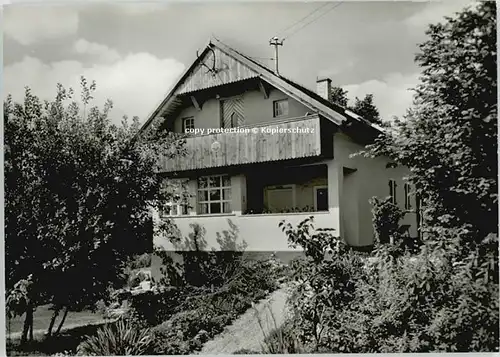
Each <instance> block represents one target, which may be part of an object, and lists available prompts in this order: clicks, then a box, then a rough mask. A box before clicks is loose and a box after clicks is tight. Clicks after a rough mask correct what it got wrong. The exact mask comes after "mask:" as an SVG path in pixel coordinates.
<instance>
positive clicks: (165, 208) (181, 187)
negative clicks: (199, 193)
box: [160, 181, 191, 217]
mask: <svg viewBox="0 0 500 357" xmlns="http://www.w3.org/2000/svg"><path fill="white" fill-rule="evenodd" d="M163 189H164V190H165V192H167V193H170V195H171V200H170V201H167V202H165V203H164V204H163V205H162V207H161V210H160V216H161V217H167V216H183V215H188V214H189V213H190V206H189V198H190V196H191V195H190V193H189V190H188V188H187V186H186V182H182V181H168V182H167V183H165V185H164V188H163Z"/></svg>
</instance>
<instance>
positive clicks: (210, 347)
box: [199, 286, 288, 354]
mask: <svg viewBox="0 0 500 357" xmlns="http://www.w3.org/2000/svg"><path fill="white" fill-rule="evenodd" d="M287 297H288V287H286V286H282V287H281V288H280V289H278V290H276V291H274V292H273V293H272V294H271V295H270V296H269V297H267V298H266V299H263V300H261V301H260V302H258V303H257V304H255V306H254V307H252V308H250V309H248V310H247V311H246V312H245V313H244V314H243V315H241V316H240V317H239V318H238V319H237V320H235V321H234V322H233V323H232V324H231V325H230V326H227V327H226V328H225V330H224V331H223V332H222V333H220V334H219V335H217V336H216V337H215V338H214V339H213V340H210V341H208V342H207V343H205V345H204V346H203V348H202V350H201V351H200V352H199V354H233V353H234V352H236V351H239V350H242V349H245V350H250V351H255V352H260V351H261V350H262V343H263V341H264V333H265V334H266V335H268V334H269V332H270V331H272V330H273V329H274V328H275V327H279V326H281V325H282V324H283V322H284V320H285V317H286V306H285V305H286V299H287ZM271 313H272V315H271ZM272 316H274V320H275V321H276V323H275V322H274V321H273V317H272ZM259 318H260V321H261V323H262V328H261V327H260V326H259Z"/></svg>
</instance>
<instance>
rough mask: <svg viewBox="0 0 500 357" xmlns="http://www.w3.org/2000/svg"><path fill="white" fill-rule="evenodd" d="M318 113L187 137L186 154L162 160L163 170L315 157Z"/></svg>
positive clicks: (318, 152) (318, 148) (318, 142)
mask: <svg viewBox="0 0 500 357" xmlns="http://www.w3.org/2000/svg"><path fill="white" fill-rule="evenodd" d="M320 122H321V120H320V117H319V116H318V115H311V116H307V117H299V118H293V119H286V120H282V121H273V122H271V123H269V122H268V123H263V124H260V125H252V126H242V127H239V128H237V130H238V131H239V132H231V133H228V132H224V133H212V134H206V135H199V136H191V137H188V138H187V139H186V143H185V148H186V151H187V155H183V156H178V157H176V158H173V159H170V158H166V157H165V158H163V159H162V160H161V167H162V172H175V171H189V170H197V169H204V168H213V167H222V166H233V165H242V164H249V163H261V162H270V161H278V160H289V159H299V158H307V157H317V156H321V154H322V152H321V151H322V150H321V148H322V145H321V144H322V143H321V135H320V134H321V128H320Z"/></svg>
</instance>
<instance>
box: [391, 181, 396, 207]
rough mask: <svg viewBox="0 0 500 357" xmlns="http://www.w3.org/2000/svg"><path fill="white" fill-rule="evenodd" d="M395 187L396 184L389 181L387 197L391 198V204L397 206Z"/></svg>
mask: <svg viewBox="0 0 500 357" xmlns="http://www.w3.org/2000/svg"><path fill="white" fill-rule="evenodd" d="M396 187H397V184H396V181H395V180H389V195H390V196H391V202H392V203H393V204H395V205H396V204H397V201H396Z"/></svg>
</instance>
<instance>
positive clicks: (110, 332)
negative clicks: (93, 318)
mask: <svg viewBox="0 0 500 357" xmlns="http://www.w3.org/2000/svg"><path fill="white" fill-rule="evenodd" d="M152 336H153V335H152V333H151V331H150V330H149V329H142V330H139V329H136V328H134V327H133V326H132V325H131V324H130V323H129V322H127V321H125V320H124V319H120V320H119V321H118V322H117V323H116V324H108V325H106V326H104V327H102V328H100V329H99V330H97V333H96V335H94V336H89V337H87V339H86V340H84V341H83V342H82V343H80V345H79V346H78V348H77V354H78V355H80V356H130V355H135V356H137V355H144V354H146V353H147V351H148V349H149V347H150V345H151V344H152V342H153V339H152Z"/></svg>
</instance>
